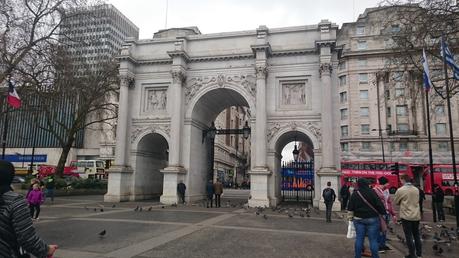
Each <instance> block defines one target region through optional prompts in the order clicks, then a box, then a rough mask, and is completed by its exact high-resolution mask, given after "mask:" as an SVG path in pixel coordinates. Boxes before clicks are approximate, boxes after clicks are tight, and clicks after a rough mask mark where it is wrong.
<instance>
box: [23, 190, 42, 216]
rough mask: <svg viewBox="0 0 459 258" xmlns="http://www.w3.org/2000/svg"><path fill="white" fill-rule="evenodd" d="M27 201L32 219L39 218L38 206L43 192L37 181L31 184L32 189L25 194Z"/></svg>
mask: <svg viewBox="0 0 459 258" xmlns="http://www.w3.org/2000/svg"><path fill="white" fill-rule="evenodd" d="M27 202H28V203H29V209H30V217H31V218H33V219H39V217H38V216H39V215H40V206H41V204H43V202H44V198H43V192H42V191H41V188H40V186H39V185H38V183H35V184H34V185H33V186H32V191H30V192H29V194H27Z"/></svg>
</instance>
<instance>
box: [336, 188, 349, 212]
mask: <svg viewBox="0 0 459 258" xmlns="http://www.w3.org/2000/svg"><path fill="white" fill-rule="evenodd" d="M339 194H340V195H341V210H346V209H347V202H348V201H349V197H350V196H351V194H350V191H349V186H348V185H347V184H344V185H343V186H342V187H341V190H340V191H339Z"/></svg>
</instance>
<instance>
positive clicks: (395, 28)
mask: <svg viewBox="0 0 459 258" xmlns="http://www.w3.org/2000/svg"><path fill="white" fill-rule="evenodd" d="M390 31H391V32H393V33H397V32H400V25H398V24H392V26H390Z"/></svg>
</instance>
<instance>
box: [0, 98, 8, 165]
mask: <svg viewBox="0 0 459 258" xmlns="http://www.w3.org/2000/svg"><path fill="white" fill-rule="evenodd" d="M5 100H6V96H5ZM4 104H6V112H5V119H4V123H3V133H2V160H5V149H6V136H7V134H8V113H9V112H10V108H9V106H8V103H6V101H4Z"/></svg>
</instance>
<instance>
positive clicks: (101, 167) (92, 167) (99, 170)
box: [70, 160, 106, 178]
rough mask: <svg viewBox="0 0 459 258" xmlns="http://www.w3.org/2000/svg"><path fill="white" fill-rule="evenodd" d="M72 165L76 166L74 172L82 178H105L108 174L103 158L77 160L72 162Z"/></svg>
mask: <svg viewBox="0 0 459 258" xmlns="http://www.w3.org/2000/svg"><path fill="white" fill-rule="evenodd" d="M70 166H71V167H73V168H76V170H74V172H75V173H78V175H79V176H80V177H81V178H88V177H96V178H105V176H106V173H105V162H104V161H102V160H76V161H72V162H70Z"/></svg>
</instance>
